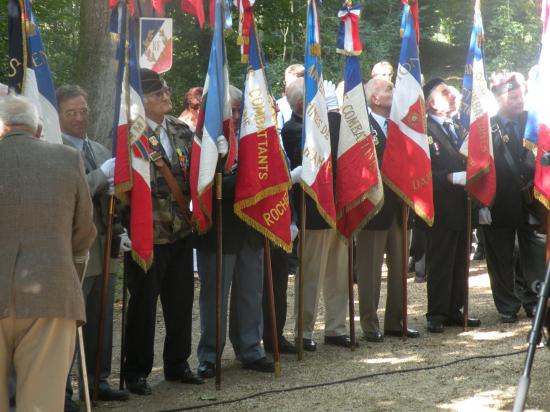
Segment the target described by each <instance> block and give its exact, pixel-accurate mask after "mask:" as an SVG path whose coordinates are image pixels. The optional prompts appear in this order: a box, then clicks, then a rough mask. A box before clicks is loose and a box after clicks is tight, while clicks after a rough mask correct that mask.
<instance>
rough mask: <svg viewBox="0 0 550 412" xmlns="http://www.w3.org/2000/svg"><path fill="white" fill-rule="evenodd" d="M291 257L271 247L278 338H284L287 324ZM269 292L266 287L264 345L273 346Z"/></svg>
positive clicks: (264, 298)
mask: <svg viewBox="0 0 550 412" xmlns="http://www.w3.org/2000/svg"><path fill="white" fill-rule="evenodd" d="M289 259H290V255H289V254H288V253H286V252H285V251H284V250H283V249H281V248H279V247H276V246H273V245H271V271H272V277H273V297H274V301H275V322H276V326H277V338H281V337H282V336H283V329H284V328H285V324H286V312H287V298H286V292H287V287H288V271H289ZM267 293H268V290H267V287H264V295H263V302H262V304H263V313H264V334H263V340H264V343H265V342H267V344H268V345H271V340H272V337H271V331H272V326H271V316H270V311H269V300H268V295H267Z"/></svg>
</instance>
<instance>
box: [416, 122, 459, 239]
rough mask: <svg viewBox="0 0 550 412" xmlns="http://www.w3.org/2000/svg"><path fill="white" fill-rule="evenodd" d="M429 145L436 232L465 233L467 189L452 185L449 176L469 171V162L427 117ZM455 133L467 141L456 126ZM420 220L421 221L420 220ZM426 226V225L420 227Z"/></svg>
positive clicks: (437, 125)
mask: <svg viewBox="0 0 550 412" xmlns="http://www.w3.org/2000/svg"><path fill="white" fill-rule="evenodd" d="M427 125H428V143H429V145H430V157H431V164H432V182H433V201H434V210H435V217H434V224H433V227H434V228H443V229H450V230H464V229H465V228H466V207H467V202H466V199H467V196H466V191H465V189H464V186H460V185H455V184H452V183H451V182H449V180H448V179H447V175H448V174H449V173H455V172H464V171H466V159H465V157H464V156H462V155H461V154H460V153H459V149H458V148H456V147H455V145H454V144H453V142H452V141H451V139H450V138H449V137H448V136H447V133H446V132H445V130H444V129H443V127H442V126H440V125H439V124H438V123H437V122H436V121H435V120H433V119H432V118H431V116H429V115H428V120H427ZM454 126H455V130H456V132H457V134H458V135H459V137H461V138H462V140H464V137H465V135H466V133H465V131H464V129H463V128H462V127H461V126H460V125H459V124H458V123H456V122H455V124H454ZM418 220H420V219H418ZM421 224H423V223H421Z"/></svg>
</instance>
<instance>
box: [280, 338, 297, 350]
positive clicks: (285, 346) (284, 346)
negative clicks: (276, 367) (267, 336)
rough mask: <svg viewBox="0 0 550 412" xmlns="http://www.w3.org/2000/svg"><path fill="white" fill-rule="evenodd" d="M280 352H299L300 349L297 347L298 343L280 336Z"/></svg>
mask: <svg viewBox="0 0 550 412" xmlns="http://www.w3.org/2000/svg"><path fill="white" fill-rule="evenodd" d="M279 353H288V354H292V353H298V349H297V348H296V345H294V344H293V343H291V342H289V341H288V340H287V339H286V338H285V337H284V336H281V337H280V338H279Z"/></svg>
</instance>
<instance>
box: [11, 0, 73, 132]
mask: <svg viewBox="0 0 550 412" xmlns="http://www.w3.org/2000/svg"><path fill="white" fill-rule="evenodd" d="M8 33H9V56H10V59H9V62H10V67H9V72H10V73H9V75H8V79H9V86H10V87H11V88H12V89H14V90H15V91H16V92H17V93H20V94H22V95H24V96H26V97H28V98H29V99H30V100H32V101H33V102H34V103H35V105H36V107H37V108H38V111H39V114H40V119H41V120H42V123H43V134H44V139H45V140H47V141H49V142H52V143H61V142H62V141H61V129H60V127H59V115H58V113H57V99H56V97H55V88H54V85H53V80H52V75H51V73H50V68H49V65H48V58H47V56H46V52H45V50H44V44H43V43H42V38H41V37H40V30H39V29H38V21H37V20H36V17H35V16H34V13H33V12H32V7H31V2H30V0H9V3H8Z"/></svg>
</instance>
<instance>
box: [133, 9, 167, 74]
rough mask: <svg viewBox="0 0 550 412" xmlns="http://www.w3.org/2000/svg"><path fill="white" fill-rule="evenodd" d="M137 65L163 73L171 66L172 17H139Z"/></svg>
mask: <svg viewBox="0 0 550 412" xmlns="http://www.w3.org/2000/svg"><path fill="white" fill-rule="evenodd" d="M139 39H140V42H139V67H140V68H142V69H151V70H153V71H155V72H157V73H165V72H167V71H168V70H170V68H171V67H172V19H165V18H159V17H142V18H140V19H139Z"/></svg>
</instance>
